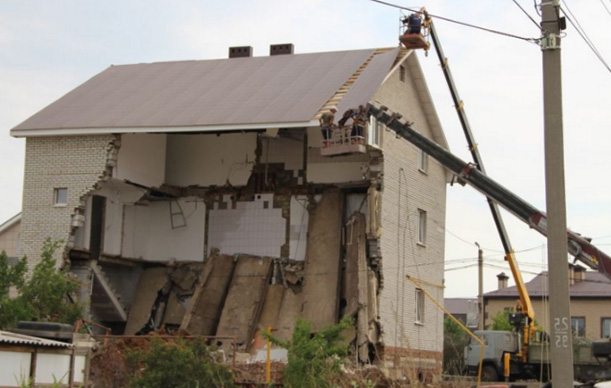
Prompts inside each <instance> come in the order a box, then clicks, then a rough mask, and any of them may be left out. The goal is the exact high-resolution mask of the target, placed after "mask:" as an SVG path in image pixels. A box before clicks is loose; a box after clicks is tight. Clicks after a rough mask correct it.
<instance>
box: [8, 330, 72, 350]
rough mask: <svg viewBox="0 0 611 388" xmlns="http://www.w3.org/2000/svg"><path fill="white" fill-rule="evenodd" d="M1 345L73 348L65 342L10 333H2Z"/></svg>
mask: <svg viewBox="0 0 611 388" xmlns="http://www.w3.org/2000/svg"><path fill="white" fill-rule="evenodd" d="M0 344H10V345H28V346H40V347H47V348H71V347H72V344H67V343H65V342H59V341H53V340H49V339H45V338H39V337H32V336H29V335H23V334H17V333H11V332H9V331H0Z"/></svg>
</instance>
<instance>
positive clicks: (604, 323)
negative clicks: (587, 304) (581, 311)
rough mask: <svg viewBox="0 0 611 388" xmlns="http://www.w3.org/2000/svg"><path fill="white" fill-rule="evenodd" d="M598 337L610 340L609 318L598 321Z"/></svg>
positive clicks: (610, 322) (610, 319) (610, 325)
mask: <svg viewBox="0 0 611 388" xmlns="http://www.w3.org/2000/svg"><path fill="white" fill-rule="evenodd" d="M600 331H601V333H600V336H601V337H602V338H610V337H611V318H601V319H600Z"/></svg>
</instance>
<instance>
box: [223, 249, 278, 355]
mask: <svg viewBox="0 0 611 388" xmlns="http://www.w3.org/2000/svg"><path fill="white" fill-rule="evenodd" d="M271 269H272V259H271V258H267V257H266V258H260V257H253V256H240V257H239V258H238V262H237V264H236V268H235V271H234V273H233V278H232V279H231V285H230V286H229V292H228V294H227V299H226V300H225V306H224V307H223V313H222V314H221V320H220V321H219V326H218V329H217V331H216V335H217V336H232V337H235V338H236V342H237V345H238V347H239V348H244V349H245V350H246V351H248V350H249V347H250V342H251V340H252V338H253V335H254V331H255V328H256V324H257V322H258V321H259V317H260V315H261V310H262V308H263V301H264V299H265V295H266V291H267V285H268V282H269V279H270V276H271ZM222 342H223V345H224V346H223V347H224V348H227V349H228V347H227V346H228V345H229V343H230V341H222Z"/></svg>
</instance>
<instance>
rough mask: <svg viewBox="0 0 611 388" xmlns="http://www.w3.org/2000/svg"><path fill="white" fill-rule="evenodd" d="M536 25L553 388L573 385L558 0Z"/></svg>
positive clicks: (546, 6) (547, 2)
mask: <svg viewBox="0 0 611 388" xmlns="http://www.w3.org/2000/svg"><path fill="white" fill-rule="evenodd" d="M541 28H542V29H543V38H542V40H541V50H542V51H543V108H544V135H545V192H546V204H547V222H548V225H547V229H548V233H547V265H548V268H549V272H548V274H549V276H548V281H549V302H550V303H549V306H550V317H551V344H550V346H551V362H552V385H553V387H554V388H561V387H562V388H570V387H572V386H573V341H572V336H571V312H570V299H569V276H568V266H567V255H568V246H567V238H566V198H565V189H564V144H563V142H564V136H563V127H562V74H561V66H560V30H561V29H564V18H560V0H543V2H542V3H541Z"/></svg>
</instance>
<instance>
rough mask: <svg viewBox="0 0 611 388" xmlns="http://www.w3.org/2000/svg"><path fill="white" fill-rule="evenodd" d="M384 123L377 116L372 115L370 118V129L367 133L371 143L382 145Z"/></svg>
mask: <svg viewBox="0 0 611 388" xmlns="http://www.w3.org/2000/svg"><path fill="white" fill-rule="evenodd" d="M381 132H382V124H379V123H378V120H377V119H376V117H375V116H371V118H370V119H369V131H368V133H367V141H368V143H369V144H371V145H376V146H380V143H381V139H382V137H381V136H382V135H381Z"/></svg>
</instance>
